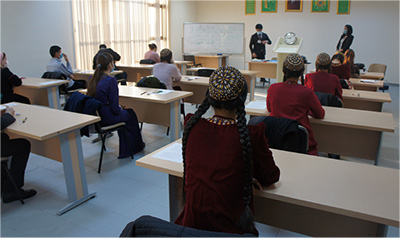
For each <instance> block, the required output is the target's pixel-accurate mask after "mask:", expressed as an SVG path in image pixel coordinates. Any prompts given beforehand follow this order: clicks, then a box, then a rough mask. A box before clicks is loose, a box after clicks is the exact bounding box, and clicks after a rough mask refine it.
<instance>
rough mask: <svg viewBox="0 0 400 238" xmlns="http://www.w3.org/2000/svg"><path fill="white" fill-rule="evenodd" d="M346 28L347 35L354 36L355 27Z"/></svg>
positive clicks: (348, 26)
mask: <svg viewBox="0 0 400 238" xmlns="http://www.w3.org/2000/svg"><path fill="white" fill-rule="evenodd" d="M345 27H347V34H346V35H348V36H349V35H351V34H353V27H352V26H351V25H349V24H347V25H345Z"/></svg>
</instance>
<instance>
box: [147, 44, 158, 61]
mask: <svg viewBox="0 0 400 238" xmlns="http://www.w3.org/2000/svg"><path fill="white" fill-rule="evenodd" d="M149 49H150V50H149V51H147V52H146V53H145V54H144V58H145V59H151V60H153V61H154V62H156V63H160V56H159V55H158V54H157V45H156V44H154V43H151V44H149Z"/></svg>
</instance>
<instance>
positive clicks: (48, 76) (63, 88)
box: [42, 71, 79, 97]
mask: <svg viewBox="0 0 400 238" xmlns="http://www.w3.org/2000/svg"><path fill="white" fill-rule="evenodd" d="M42 78H44V79H61V80H67V76H66V75H65V74H62V73H58V72H49V71H47V72H44V73H43V75H42ZM59 89H60V94H65V95H67V96H68V97H69V96H70V95H71V94H72V93H74V92H77V91H79V89H75V90H67V86H66V85H65V84H63V85H61V86H60V87H59Z"/></svg>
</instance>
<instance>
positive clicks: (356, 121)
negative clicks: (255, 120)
mask: <svg viewBox="0 0 400 238" xmlns="http://www.w3.org/2000/svg"><path fill="white" fill-rule="evenodd" d="M323 108H324V109H325V118H324V119H315V118H312V117H310V124H311V127H312V130H313V132H314V137H315V140H316V141H317V143H318V145H317V147H318V151H321V152H326V153H332V154H338V155H344V156H351V157H358V158H363V159H369V160H374V161H375V165H378V163H379V150H380V147H381V140H382V133H383V132H390V133H394V121H393V115H392V114H391V113H385V112H373V111H365V110H356V109H348V108H337V107H326V106H323ZM246 113H247V114H249V115H251V116H266V115H267V113H268V111H267V109H266V108H265V107H264V108H263V109H254V108H248V107H247V108H246Z"/></svg>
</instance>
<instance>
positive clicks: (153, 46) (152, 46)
mask: <svg viewBox="0 0 400 238" xmlns="http://www.w3.org/2000/svg"><path fill="white" fill-rule="evenodd" d="M149 48H150V50H154V49H156V48H157V45H156V44H154V43H151V44H149Z"/></svg>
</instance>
